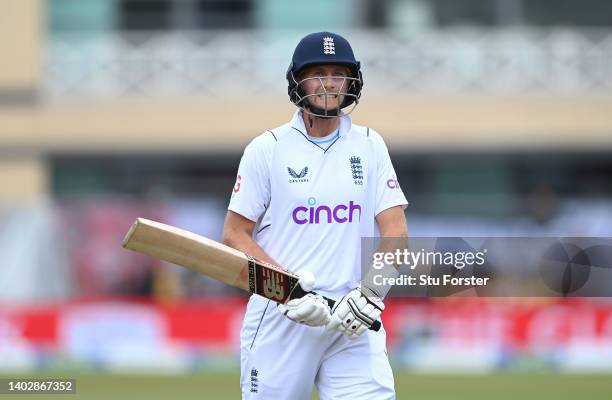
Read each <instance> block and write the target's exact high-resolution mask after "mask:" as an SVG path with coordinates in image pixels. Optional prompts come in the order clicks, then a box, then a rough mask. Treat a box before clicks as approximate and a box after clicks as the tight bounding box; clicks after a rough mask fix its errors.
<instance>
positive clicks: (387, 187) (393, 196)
mask: <svg viewBox="0 0 612 400" xmlns="http://www.w3.org/2000/svg"><path fill="white" fill-rule="evenodd" d="M370 132H371V135H372V140H373V141H374V151H375V152H376V160H377V165H376V185H375V187H376V195H375V215H378V214H380V213H381V212H382V211H384V210H386V209H387V208H391V207H395V206H402V208H406V207H407V206H408V201H407V200H406V197H405V196H404V192H403V191H402V188H401V187H400V184H399V182H398V180H397V174H396V173H395V169H394V168H393V164H392V163H391V157H390V156H389V150H387V145H386V144H385V142H384V140H383V139H382V137H381V136H380V135H379V134H378V133H376V132H374V131H372V130H370Z"/></svg>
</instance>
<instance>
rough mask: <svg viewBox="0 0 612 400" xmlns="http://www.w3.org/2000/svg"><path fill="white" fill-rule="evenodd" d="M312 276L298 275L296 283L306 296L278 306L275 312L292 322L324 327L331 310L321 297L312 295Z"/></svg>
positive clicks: (308, 273) (306, 274)
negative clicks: (298, 278)
mask: <svg viewBox="0 0 612 400" xmlns="http://www.w3.org/2000/svg"><path fill="white" fill-rule="evenodd" d="M314 282H315V279H314V276H313V275H312V274H311V273H310V272H303V273H301V274H300V280H299V281H298V283H299V285H300V286H301V287H302V289H303V290H304V291H305V292H310V293H307V294H306V295H304V296H302V297H300V298H297V299H293V300H289V301H288V302H286V303H285V304H279V305H278V307H277V310H278V311H280V312H281V313H282V314H283V315H284V316H286V317H287V318H289V319H290V320H292V321H295V322H298V323H301V324H305V325H309V326H325V325H327V323H328V322H329V320H330V318H331V310H330V308H329V305H328V304H327V301H326V300H325V299H324V298H323V296H321V295H318V294H316V293H312V292H311V291H312V289H313V288H314Z"/></svg>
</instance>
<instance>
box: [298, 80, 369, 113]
mask: <svg viewBox="0 0 612 400" xmlns="http://www.w3.org/2000/svg"><path fill="white" fill-rule="evenodd" d="M288 74H289V75H290V79H291V81H292V82H293V85H290V89H289V97H290V98H291V101H292V102H293V103H294V104H295V105H296V106H298V107H299V108H301V109H302V111H304V112H305V113H307V114H310V115H312V116H315V117H322V118H334V117H337V116H338V115H340V112H341V110H342V109H343V108H346V107H348V106H350V105H352V107H351V108H350V109H349V110H348V111H346V112H345V114H350V113H351V112H353V110H354V109H355V107H356V106H357V104H358V103H359V98H360V97H361V86H362V81H361V75H360V76H359V77H358V78H354V77H352V76H344V77H334V78H333V79H338V80H340V79H342V83H341V84H340V85H339V87H338V90H328V89H326V88H325V84H324V83H323V80H324V79H328V78H326V77H322V76H313V77H308V78H303V79H299V78H298V79H299V80H298V79H296V77H295V75H294V74H293V72H292V71H291V69H290V70H289V71H288ZM315 80H316V81H318V82H319V84H320V87H321V89H322V92H317V93H311V94H306V91H305V90H304V86H303V85H304V83H307V82H309V81H315ZM317 96H322V97H323V100H324V104H323V107H318V106H316V105H315V104H314V102H313V101H311V99H314V98H315V97H317ZM332 97H335V98H337V99H339V100H341V101H337V102H336V106H335V107H333V108H331V109H330V107H329V106H328V99H330V98H332Z"/></svg>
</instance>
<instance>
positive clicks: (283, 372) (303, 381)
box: [240, 296, 395, 400]
mask: <svg viewBox="0 0 612 400" xmlns="http://www.w3.org/2000/svg"><path fill="white" fill-rule="evenodd" d="M240 364H241V368H240V385H241V388H242V399H243V400H251V399H253V400H254V399H258V400H261V399H269V400H284V399H287V400H310V398H311V395H312V389H313V385H316V387H317V390H318V392H319V397H320V399H321V400H331V399H334V400H340V399H350V400H361V399H363V400H388V399H395V389H394V382H393V373H392V371H391V366H390V365H389V359H388V357H387V352H386V333H385V331H384V328H381V329H380V331H379V332H374V331H367V332H365V333H364V334H363V335H361V336H360V337H359V338H357V339H352V340H351V339H349V338H347V337H346V336H344V335H343V334H341V333H339V332H334V331H329V330H326V329H325V327H316V328H315V327H310V326H305V325H301V324H298V323H295V322H293V321H291V320H289V319H288V318H286V317H285V316H283V315H282V314H281V313H279V312H278V310H276V303H274V302H272V301H269V300H267V299H265V298H263V297H260V296H251V298H250V300H249V304H248V306H247V311H246V314H245V317H244V322H243V325H242V330H241V333H240Z"/></svg>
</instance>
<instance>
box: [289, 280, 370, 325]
mask: <svg viewBox="0 0 612 400" xmlns="http://www.w3.org/2000/svg"><path fill="white" fill-rule="evenodd" d="M308 293H315V292H306V291H305V290H304V289H302V287H301V286H300V285H296V286H295V288H294V289H293V291H292V292H291V295H290V296H289V298H291V299H298V298H300V297H303V296H305V295H307V294H308ZM323 298H324V299H325V301H327V304H328V305H329V308H330V309H332V308H334V305H335V304H336V300H332V299H330V298H329V297H325V296H323ZM380 328H381V323H380V321H378V320H376V321H374V323H373V324H372V325H370V328H369V329H370V330H371V331H374V332H378V331H379V330H380Z"/></svg>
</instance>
